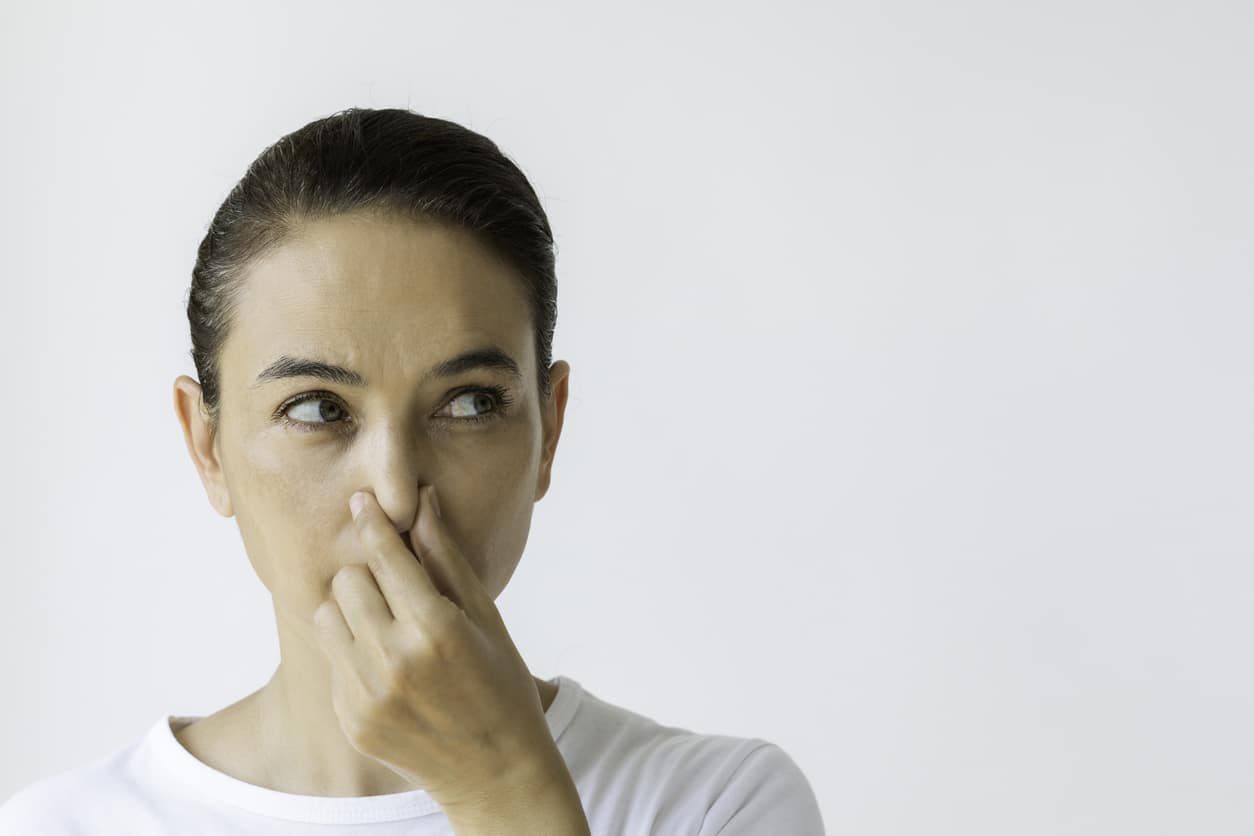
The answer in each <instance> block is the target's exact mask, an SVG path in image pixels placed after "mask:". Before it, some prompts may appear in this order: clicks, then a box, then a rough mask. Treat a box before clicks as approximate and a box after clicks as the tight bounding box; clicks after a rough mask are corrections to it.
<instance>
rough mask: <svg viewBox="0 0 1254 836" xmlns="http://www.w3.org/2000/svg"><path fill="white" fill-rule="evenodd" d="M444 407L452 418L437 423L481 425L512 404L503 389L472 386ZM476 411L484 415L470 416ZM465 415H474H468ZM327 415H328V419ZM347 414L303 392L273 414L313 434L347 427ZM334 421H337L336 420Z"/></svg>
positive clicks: (330, 399) (327, 396)
mask: <svg viewBox="0 0 1254 836" xmlns="http://www.w3.org/2000/svg"><path fill="white" fill-rule="evenodd" d="M448 403H449V405H450V406H453V413H454V415H453V416H452V417H448V416H437V417H438V420H441V421H449V422H452V423H454V424H459V423H460V424H465V423H471V424H481V423H485V422H488V421H497V420H500V419H501V418H504V417H505V415H506V407H507V406H509V405H510V404H511V403H513V398H511V397H510V395H509V392H508V390H506V389H505V387H503V386H496V385H492V386H475V387H471V388H469V389H463V390H462V391H460V392H458V393H456V394H455V395H453V397H452V398H451V399H450V400H449V402H448ZM305 404H310V406H309V407H307V408H306V409H305V410H304V416H303V417H292V416H293V414H294V413H297V412H298V410H297V409H296V407H298V406H303V405H305ZM322 404H331V406H330V408H329V409H328V408H327V407H324V406H322ZM457 404H461V406H457ZM476 409H482V410H486V411H479V412H474V410H476ZM467 411H471V412H474V414H469V415H468V414H466V413H467ZM328 413H330V414H329V416H328ZM347 414H348V411H347V410H346V409H345V408H344V405H343V402H342V401H341V400H340V399H339V398H337V397H336V396H335V395H333V394H332V393H330V392H306V393H305V394H303V395H298V396H296V397H295V398H292V399H291V400H289V401H285V402H284V403H283V405H282V406H280V407H279V408H278V409H277V410H276V411H275V417H276V418H278V419H281V420H282V422H283V423H285V424H288V425H289V426H291V427H293V428H295V429H297V430H300V431H302V432H316V431H319V430H321V429H323V428H324V427H331V428H336V427H337V426H338V425H342V424H346V423H347V422H346V421H345V420H343V418H344V416H347ZM337 418H339V420H336V419H337Z"/></svg>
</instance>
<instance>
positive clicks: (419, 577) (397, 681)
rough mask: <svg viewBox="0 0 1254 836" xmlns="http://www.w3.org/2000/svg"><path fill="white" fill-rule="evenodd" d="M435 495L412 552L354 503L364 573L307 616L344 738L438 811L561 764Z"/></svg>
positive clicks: (482, 799)
mask: <svg viewBox="0 0 1254 836" xmlns="http://www.w3.org/2000/svg"><path fill="white" fill-rule="evenodd" d="M434 494H435V488H434V486H426V487H424V488H423V489H422V490H421V491H420V493H419V510H418V518H417V520H416V521H415V523H414V525H413V526H412V527H411V529H410V532H409V543H410V545H411V546H412V548H413V552H412V553H411V552H410V550H409V548H407V546H406V541H405V540H404V539H403V538H402V537H401V535H400V534H398V533H397V531H396V527H395V526H394V525H393V524H392V522H391V520H390V519H389V518H388V516H387V514H386V513H385V512H384V511H383V509H382V508H381V507H380V506H379V504H378V502H377V501H376V500H375V498H374V495H373V494H371V493H369V492H367V491H361V492H359V493H358V494H356V496H359V497H361V498H363V499H364V500H365V501H364V502H363V503H362V507H361V510H360V512H359V513H358V514H356V516H355V523H354V525H355V527H356V531H357V534H358V537H359V539H360V541H361V544H362V551H361V554H362V557H363V558H364V559H365V562H364V563H353V564H350V565H348V566H345V567H343V568H342V569H340V570H339V571H338V572H336V574H335V577H334V578H332V581H331V588H332V597H331V598H328V599H327V600H325V601H323V602H322V603H321V604H320V605H319V606H318V608H317V610H315V611H314V615H313V618H314V623H315V625H316V626H317V628H318V636H319V641H320V643H321V644H322V649H323V651H324V652H325V653H326V654H327V656H328V658H329V659H330V661H331V666H332V680H333V683H332V685H333V689H332V696H333V706H334V708H335V713H336V715H337V716H338V717H339V721H340V728H341V729H342V730H343V732H344V735H345V736H346V737H347V738H348V740H349V742H350V743H351V744H352V745H353V747H354V748H356V749H357V751H359V752H361V753H362V754H364V755H367V756H369V757H372V758H374V759H376V760H378V761H380V762H381V763H383V764H385V765H387V766H388V767H390V768H391V769H392V770H393V771H394V772H396V773H397V774H399V775H401V776H403V777H405V778H406V779H408V780H409V781H410V782H411V783H413V784H414V785H415V786H417V787H420V788H422V789H425V790H427V791H428V793H430V795H431V796H432V798H433V799H434V800H435V801H436V803H438V804H439V805H440V806H441V807H442V808H443V809H444V810H445V812H446V813H448V812H449V811H450V809H466V810H474V809H476V808H477V806H479V805H483V804H488V803H492V801H493V799H494V798H495V797H499V794H501V793H502V792H504V791H508V792H509V793H514V792H517V791H519V788H518V786H517V785H518V784H520V783H523V782H533V783H534V782H537V781H543V780H544V778H545V776H547V775H549V774H551V770H552V769H553V768H554V767H555V765H557V764H561V765H562V766H563V767H564V763H563V762H562V760H561V755H560V753H559V752H558V751H557V747H556V744H555V743H554V741H553V736H552V733H551V732H550V731H549V727H548V721H547V720H546V719H545V716H544V709H543V706H542V704H541V703H540V697H539V694H538V693H537V692H536V685H535V681H534V680H533V679H532V676H531V671H530V670H528V668H527V665H526V663H525V662H524V661H523V658H522V656H521V655H520V654H519V652H518V649H517V647H515V645H514V642H513V640H512V639H511V638H510V635H509V633H508V631H507V630H506V629H505V623H504V621H503V620H502V619H501V614H500V611H499V610H497V608H496V604H495V602H494V601H493V600H492V597H491V596H490V595H489V594H488V592H487V590H485V589H484V588H483V585H482V583H480V581H479V578H478V576H477V575H475V573H474V571H473V569H471V567H470V564H469V563H468V562H467V561H466V558H465V557H464V555H463V554H462V552H461V550H460V549H459V548H458V546H457V543H455V542H454V541H453V539H452V537H451V535H450V533H449V529H448V528H447V527H446V526H445V524H444V522H443V520H442V519H441V518H440V516H439V510H438V504H437V502H438V501H437V500H436V499H435V496H434ZM415 534H417V537H415ZM376 583H377V586H376Z"/></svg>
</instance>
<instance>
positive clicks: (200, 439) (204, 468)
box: [174, 374, 235, 517]
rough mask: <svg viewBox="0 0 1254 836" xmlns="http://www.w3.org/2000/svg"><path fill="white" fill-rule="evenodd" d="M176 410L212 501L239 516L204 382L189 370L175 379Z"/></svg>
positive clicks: (221, 511)
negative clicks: (212, 424)
mask: <svg viewBox="0 0 1254 836" xmlns="http://www.w3.org/2000/svg"><path fill="white" fill-rule="evenodd" d="M174 411H175V413H176V414H177V415H178V418H179V423H180V424H182V425H183V440H184V441H186V442H187V452H188V453H190V454H191V457H192V463H193V464H194V465H196V472H197V473H198V474H200V483H201V484H202V485H204V486H205V493H206V494H208V495H209V503H210V504H211V505H213V507H214V508H215V509H217V511H218V513H219V514H221V515H222V516H224V517H232V516H235V510H234V509H233V508H232V507H231V493H230V491H229V490H227V485H226V478H225V476H224V474H223V470H222V463H221V461H220V457H219V455H218V445H217V438H216V436H215V433H213V432H212V431H211V430H210V428H209V415H208V413H207V411H206V410H205V407H204V396H203V393H202V392H201V389H200V384H199V383H197V382H196V381H195V380H192V379H191V378H190V377H188V376H187V375H185V374H181V375H179V376H178V377H177V378H175V380H174Z"/></svg>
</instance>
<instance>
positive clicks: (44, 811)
mask: <svg viewBox="0 0 1254 836" xmlns="http://www.w3.org/2000/svg"><path fill="white" fill-rule="evenodd" d="M72 774H73V770H71V771H70V772H69V773H63V774H61V775H54V776H51V777H48V778H43V779H40V780H38V781H35V782H34V783H31V784H27V785H26V786H24V787H22V788H21V789H19V790H18V791H17V792H15V793H13V794H12V795H10V796H9V798H8V799H7V800H6V801H5V802H4V803H3V804H0V836H19V834H28V833H40V834H47V836H71V834H76V833H78V832H79V831H78V829H77V828H76V827H75V825H74V822H73V821H72V820H70V818H69V813H68V810H69V809H70V807H71V805H70V799H71V798H72V797H73V794H72V792H71V791H70V790H71V787H72V786H73V784H74V783H75V782H74V781H73V779H72V778H67V776H70V775H72Z"/></svg>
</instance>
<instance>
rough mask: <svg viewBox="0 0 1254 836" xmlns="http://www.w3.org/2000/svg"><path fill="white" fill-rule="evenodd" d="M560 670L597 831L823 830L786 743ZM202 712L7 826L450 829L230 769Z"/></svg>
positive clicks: (16, 803) (177, 721) (427, 802)
mask: <svg viewBox="0 0 1254 836" xmlns="http://www.w3.org/2000/svg"><path fill="white" fill-rule="evenodd" d="M549 682H550V683H553V684H556V685H557V686H558V690H557V695H556V697H554V699H553V703H552V705H550V706H549V710H548V711H546V712H545V718H546V719H547V720H548V723H549V729H550V731H552V733H553V740H554V741H555V742H556V744H557V748H558V751H560V752H561V753H562V757H563V758H564V759H565V761H566V766H567V768H568V769H569V770H570V774H571V777H572V778H574V781H575V786H576V787H577V788H578V790H579V797H580V799H581V800H582V801H583V807H584V812H585V813H586V814H587V816H588V823H589V825H590V826H591V830H592V833H593V836H634V834H650V836H652V835H653V834H663V835H664V836H672V834H673V836H750V834H752V835H753V836H764V834H768V835H769V834H786V836H823V822H822V819H821V817H820V815H819V807H818V802H817V800H816V798H815V796H814V792H813V790H812V789H811V787H810V784H809V782H808V781H807V779H806V777H805V775H804V774H803V773H802V772H801V770H800V769H799V768H798V766H797V764H796V763H795V762H794V761H793V760H792V758H791V757H790V756H789V755H788V754H787V753H786V752H785V751H784V750H783V749H781V748H780V747H779V746H778V745H776V744H774V743H770V742H768V741H765V740H762V739H760V738H739V737H730V736H727V735H707V734H699V733H695V732H691V731H688V730H686V729H681V728H678V727H673V726H662V725H659V724H658V723H656V722H654V721H653V720H651V719H649V718H648V717H645V716H643V715H640V714H636V713H635V712H632V711H629V710H627V709H625V708H622V707H619V706H616V705H613V704H610V703H607V702H605V701H603V700H601V699H598V698H597V697H596V696H594V695H593V694H591V693H589V692H588V691H585V690H584V689H583V687H582V686H581V685H580V684H579V683H578V682H576V681H575V680H573V679H570V678H569V677H565V676H557V677H555V678H554V679H551V680H549ZM195 719H199V718H198V717H193V716H186V715H164V716H162V717H160V718H159V719H158V720H157V722H156V723H155V724H154V725H153V726H152V728H151V729H150V730H149V731H148V732H147V734H145V735H144V736H143V737H141V738H139V739H138V740H136V741H133V742H132V743H129V744H127V745H126V746H124V747H122V748H120V749H118V750H116V751H115V752H113V753H111V754H109V755H107V756H105V757H103V758H100V759H99V760H96V761H94V762H92V763H89V764H87V765H85V766H81V767H78V768H75V769H70V770H68V771H65V772H62V773H60V774H57V775H53V776H51V777H48V778H43V779H41V780H39V781H36V782H35V783H33V784H29V785H27V786H25V787H23V788H22V789H20V790H18V791H17V792H16V793H15V794H14V795H12V796H11V797H10V798H9V799H8V801H6V802H5V803H4V804H3V805H0V836H36V834H38V836H104V834H111V835H114V834H116V836H122V834H125V836H174V834H177V836H199V834H206V836H207V834H213V836H228V834H285V836H296V834H301V836H313V834H317V836H349V834H354V835H356V834H371V836H435V834H444V835H445V836H447V834H451V833H452V830H451V828H450V827H449V823H448V819H447V818H446V817H445V815H444V813H443V812H442V811H441V810H440V808H439V806H438V805H437V804H436V803H435V802H434V801H433V800H432V799H431V797H430V796H429V795H427V792H426V791H425V790H421V789H415V790H410V791H407V792H398V793H392V794H389V795H373V796H359V797H328V796H314V795H295V794H292V793H285V792H278V791H277V790H272V789H267V788H265V787H259V786H256V785H254V784H249V783H245V782H244V781H241V780H239V779H237V778H233V777H231V776H230V775H227V774H226V773H224V772H219V771H218V770H216V769H213V768H212V767H210V766H208V765H207V764H205V763H202V762H201V761H199V760H197V759H196V758H195V757H193V756H192V754H191V753H190V752H188V751H187V750H186V749H184V748H183V746H182V744H181V743H179V742H178V740H177V739H176V738H175V737H174V731H175V730H176V729H178V728H181V727H182V726H183V725H184V724H186V723H190V722H191V721H193V720H195ZM172 724H173V725H172Z"/></svg>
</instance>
